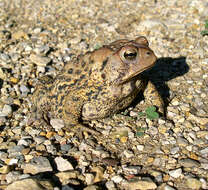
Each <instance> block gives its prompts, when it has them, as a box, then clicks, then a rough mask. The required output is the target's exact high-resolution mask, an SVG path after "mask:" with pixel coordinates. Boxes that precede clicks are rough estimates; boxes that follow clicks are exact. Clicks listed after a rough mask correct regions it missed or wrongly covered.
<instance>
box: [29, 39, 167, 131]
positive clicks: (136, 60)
mask: <svg viewBox="0 0 208 190" xmlns="http://www.w3.org/2000/svg"><path fill="white" fill-rule="evenodd" d="M156 59H157V58H156V56H155V54H154V52H153V51H152V50H151V49H150V48H149V43H148V41H147V39H146V38H145V37H143V36H140V37H138V38H136V39H135V40H126V39H123V40H117V41H115V42H113V43H111V44H109V45H105V46H103V47H101V48H99V49H96V50H94V51H92V52H87V53H86V54H84V55H80V56H78V57H77V58H76V59H74V60H72V61H71V62H68V63H66V65H65V66H64V68H63V70H62V71H61V72H60V73H59V74H58V75H57V76H56V77H55V78H51V77H50V76H44V77H42V79H40V83H39V85H37V88H36V90H35V91H34V94H33V96H32V102H33V105H34V108H35V110H36V112H37V113H38V114H39V115H41V116H42V117H43V118H44V119H45V120H50V118H59V119H62V120H63V121H64V124H65V126H66V127H67V128H69V129H72V130H78V129H81V131H83V130H87V131H90V132H93V131H94V130H92V129H89V128H88V127H87V126H85V125H84V124H83V122H84V121H89V120H94V119H100V118H105V117H108V116H111V115H112V114H114V113H117V112H118V111H120V110H122V109H124V108H126V107H127V106H129V105H130V104H131V103H132V101H133V100H134V99H135V98H136V96H137V95H138V93H139V92H143V94H144V97H145V101H147V102H149V104H150V105H156V106H157V107H158V110H159V112H161V113H163V101H162V99H161V97H160V95H159V94H158V92H157V90H156V88H155V86H154V85H153V84H152V83H151V82H146V80H145V79H144V78H143V77H142V75H141V73H142V72H143V71H145V70H147V69H149V68H151V67H152V66H153V65H154V64H155V62H156ZM78 131H79V130H78Z"/></svg>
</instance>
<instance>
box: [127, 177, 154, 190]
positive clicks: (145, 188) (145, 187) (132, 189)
mask: <svg viewBox="0 0 208 190" xmlns="http://www.w3.org/2000/svg"><path fill="white" fill-rule="evenodd" d="M124 186H125V187H126V189H128V190H137V189H139V190H150V189H151V190H153V189H156V188H157V185H156V184H155V183H154V182H153V181H152V180H151V179H148V180H141V179H136V178H135V179H134V180H131V181H129V182H125V183H124Z"/></svg>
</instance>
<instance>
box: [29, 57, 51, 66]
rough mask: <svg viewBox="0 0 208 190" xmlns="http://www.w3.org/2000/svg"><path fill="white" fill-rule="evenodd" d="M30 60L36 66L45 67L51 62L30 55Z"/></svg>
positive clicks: (46, 58)
mask: <svg viewBox="0 0 208 190" xmlns="http://www.w3.org/2000/svg"><path fill="white" fill-rule="evenodd" d="M30 60H31V61H32V62H33V63H35V64H36V65H38V66H46V65H47V64H48V63H50V62H51V58H49V57H43V56H40V55H35V54H31V55H30Z"/></svg>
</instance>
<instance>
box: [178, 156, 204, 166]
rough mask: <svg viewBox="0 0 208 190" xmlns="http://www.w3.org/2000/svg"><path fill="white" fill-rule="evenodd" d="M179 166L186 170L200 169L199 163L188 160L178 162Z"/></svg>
mask: <svg viewBox="0 0 208 190" xmlns="http://www.w3.org/2000/svg"><path fill="white" fill-rule="evenodd" d="M179 164H181V166H183V167H186V168H192V167H200V163H199V162H198V161H196V160H192V159H189V158H185V159H181V160H179Z"/></svg>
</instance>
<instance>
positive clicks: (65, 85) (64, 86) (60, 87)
mask: <svg viewBox="0 0 208 190" xmlns="http://www.w3.org/2000/svg"><path fill="white" fill-rule="evenodd" d="M66 87H68V85H67V84H64V85H60V86H59V87H58V89H59V90H62V89H65V88H66Z"/></svg>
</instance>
